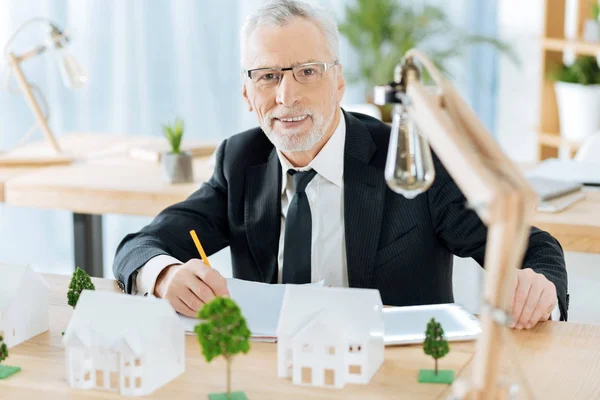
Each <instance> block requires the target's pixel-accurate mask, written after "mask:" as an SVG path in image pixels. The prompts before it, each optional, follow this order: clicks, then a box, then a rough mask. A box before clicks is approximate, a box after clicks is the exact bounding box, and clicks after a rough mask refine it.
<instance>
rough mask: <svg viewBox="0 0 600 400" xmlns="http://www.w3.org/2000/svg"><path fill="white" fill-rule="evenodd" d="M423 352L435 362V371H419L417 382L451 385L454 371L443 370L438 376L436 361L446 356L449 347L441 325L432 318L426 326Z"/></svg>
mask: <svg viewBox="0 0 600 400" xmlns="http://www.w3.org/2000/svg"><path fill="white" fill-rule="evenodd" d="M423 351H424V352H425V354H427V355H429V356H431V357H433V359H434V360H435V370H434V371H432V370H420V371H419V382H430V383H452V381H453V380H454V371H448V370H444V371H439V374H438V359H440V358H442V357H444V356H445V355H446V354H448V352H449V351H450V346H448V341H447V340H446V339H445V338H444V330H443V329H442V325H441V324H440V323H439V322H437V321H436V320H435V319H434V318H431V320H430V321H429V323H428V324H427V330H426V331H425V342H424V343H423Z"/></svg>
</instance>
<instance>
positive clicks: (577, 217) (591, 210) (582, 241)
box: [535, 189, 600, 253]
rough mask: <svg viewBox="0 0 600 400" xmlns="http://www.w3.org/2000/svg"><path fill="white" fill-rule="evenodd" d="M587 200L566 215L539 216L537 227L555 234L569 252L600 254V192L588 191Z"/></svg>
mask: <svg viewBox="0 0 600 400" xmlns="http://www.w3.org/2000/svg"><path fill="white" fill-rule="evenodd" d="M584 190H585V189H584ZM586 196H587V197H586V199H585V200H582V201H580V202H578V203H576V204H574V205H573V206H571V207H570V208H568V209H566V210H565V211H563V212H559V213H537V215H536V217H535V225H536V226H537V227H539V228H540V229H543V230H546V231H548V232H550V233H552V234H553V235H554V237H556V238H557V239H558V241H559V242H560V244H561V245H562V246H563V249H565V250H566V251H578V252H583V253H600V191H592V190H587V191H586Z"/></svg>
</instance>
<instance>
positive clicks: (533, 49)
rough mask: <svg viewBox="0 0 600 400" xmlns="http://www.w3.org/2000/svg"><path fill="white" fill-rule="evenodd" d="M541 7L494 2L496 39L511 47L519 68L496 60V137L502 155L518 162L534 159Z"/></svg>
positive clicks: (516, 0) (538, 1)
mask: <svg viewBox="0 0 600 400" xmlns="http://www.w3.org/2000/svg"><path fill="white" fill-rule="evenodd" d="M543 3H544V2H543V0H528V1H522V0H499V1H498V35H499V37H500V39H502V40H505V41H507V42H509V43H510V44H511V45H512V46H513V48H514V50H515V51H516V52H517V54H518V56H519V59H520V60H521V65H520V66H516V65H514V64H513V63H512V62H510V61H509V60H508V59H507V58H506V57H500V66H499V77H498V78H499V85H498V99H497V104H498V109H497V118H496V133H497V137H498V140H499V142H500V144H501V146H502V148H503V149H504V151H505V152H506V153H507V154H509V155H510V156H511V157H512V158H513V159H515V160H518V161H534V160H535V158H536V148H535V143H536V136H535V128H536V126H537V125H538V110H539V100H540V99H539V87H540V83H541V71H542V70H541V57H542V51H541V48H540V37H541V36H542V29H543V25H542V24H543V21H542V20H543V7H544V4H543Z"/></svg>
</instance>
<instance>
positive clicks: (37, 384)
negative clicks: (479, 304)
mask: <svg viewBox="0 0 600 400" xmlns="http://www.w3.org/2000/svg"><path fill="white" fill-rule="evenodd" d="M45 277H46V279H47V281H48V283H49V285H50V301H49V303H50V331H49V332H46V333H44V334H42V335H39V336H37V337H35V338H33V339H31V340H30V341H28V342H26V343H24V344H22V345H20V346H17V347H15V348H13V349H11V353H10V357H9V359H8V360H7V363H8V364H9V365H18V366H20V367H21V368H22V369H23V370H22V372H20V373H18V374H17V375H14V376H13V377H11V378H10V379H8V380H5V381H0V394H1V396H0V397H1V398H2V399H3V400H4V399H11V400H12V399H19V400H29V399H36V400H37V399H39V398H44V399H45V400H53V399H72V400H77V399H84V398H86V399H87V398H102V399H110V398H118V396H117V395H116V394H114V393H108V392H101V391H79V390H72V389H70V388H69V387H68V385H67V383H66V381H65V356H64V350H63V346H62V344H61V338H62V336H61V331H62V330H63V329H64V328H65V327H66V326H67V323H68V320H69V318H70V316H71V314H72V310H71V308H70V307H69V306H67V304H66V292H67V287H68V281H69V277H67V276H61V275H49V274H48V275H45ZM94 283H95V284H96V288H97V290H111V291H118V288H117V285H116V283H115V281H113V280H107V279H94ZM511 335H512V337H513V338H514V339H515V342H516V343H517V346H518V349H519V350H518V351H519V358H520V361H521V363H522V366H523V369H524V371H526V373H527V378H528V380H529V381H530V382H532V383H533V387H534V392H535V395H536V398H539V399H567V398H568V399H575V398H577V399H592V398H600V379H598V376H600V362H598V360H599V359H600V326H592V325H579V324H570V323H564V322H546V323H544V324H541V325H539V326H538V327H536V328H535V329H532V330H530V331H520V332H518V331H514V332H511ZM276 350H277V346H276V345H275V344H272V343H252V348H251V351H250V353H249V354H247V355H242V356H239V357H237V358H235V360H234V362H233V375H232V384H233V388H234V390H244V391H245V392H246V394H247V395H248V397H249V398H250V399H286V400H287V399H290V400H295V399H297V400H300V399H302V400H304V399H307V398H311V399H313V398H314V399H344V400H353V399H356V400H358V399H360V400H364V399H417V398H419V399H420V398H422V399H439V398H445V397H446V396H447V395H448V394H449V393H450V387H449V386H447V385H424V384H418V383H417V374H418V370H419V369H420V368H431V367H432V363H433V361H432V360H431V359H430V358H428V357H427V356H425V355H424V354H423V350H422V348H421V346H402V347H387V348H386V351H385V362H384V364H383V366H382V367H381V369H380V370H379V371H378V372H377V374H376V375H375V376H374V378H373V379H372V381H371V383H370V384H368V385H347V386H346V387H345V388H344V389H341V390H337V389H318V388H307V387H298V386H294V385H292V383H291V381H290V380H288V379H280V378H277V375H276V362H277V361H276V360H277V357H276ZM473 351H474V342H466V343H451V352H450V353H449V354H448V356H446V357H445V358H443V359H442V360H441V361H440V366H441V368H451V369H454V370H455V371H456V372H457V374H459V375H464V374H465V373H466V372H465V371H468V370H469V367H470V363H471V360H472V356H473ZM504 369H505V370H506V371H508V368H506V367H505V368H504ZM511 371H513V372H514V368H513V369H511ZM512 376H513V381H514V374H513V375H512ZM224 387H225V364H224V362H223V361H222V360H221V359H217V360H215V361H213V362H212V363H211V364H207V363H206V362H205V361H204V359H203V358H202V356H201V354H200V350H199V347H198V344H197V342H196V340H195V338H194V337H193V336H187V337H186V372H185V373H184V374H183V375H182V376H180V377H179V378H177V379H176V380H174V381H173V382H171V383H169V384H168V385H167V386H165V387H163V388H161V389H160V390H158V391H157V392H156V393H155V394H154V395H153V396H152V398H157V399H169V400H179V399H206V396H207V394H208V393H211V392H221V391H222V390H223V389H224Z"/></svg>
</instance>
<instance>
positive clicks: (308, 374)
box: [302, 367, 312, 384]
mask: <svg viewBox="0 0 600 400" xmlns="http://www.w3.org/2000/svg"><path fill="white" fill-rule="evenodd" d="M302 383H308V384H311V383H312V368H310V367H302Z"/></svg>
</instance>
